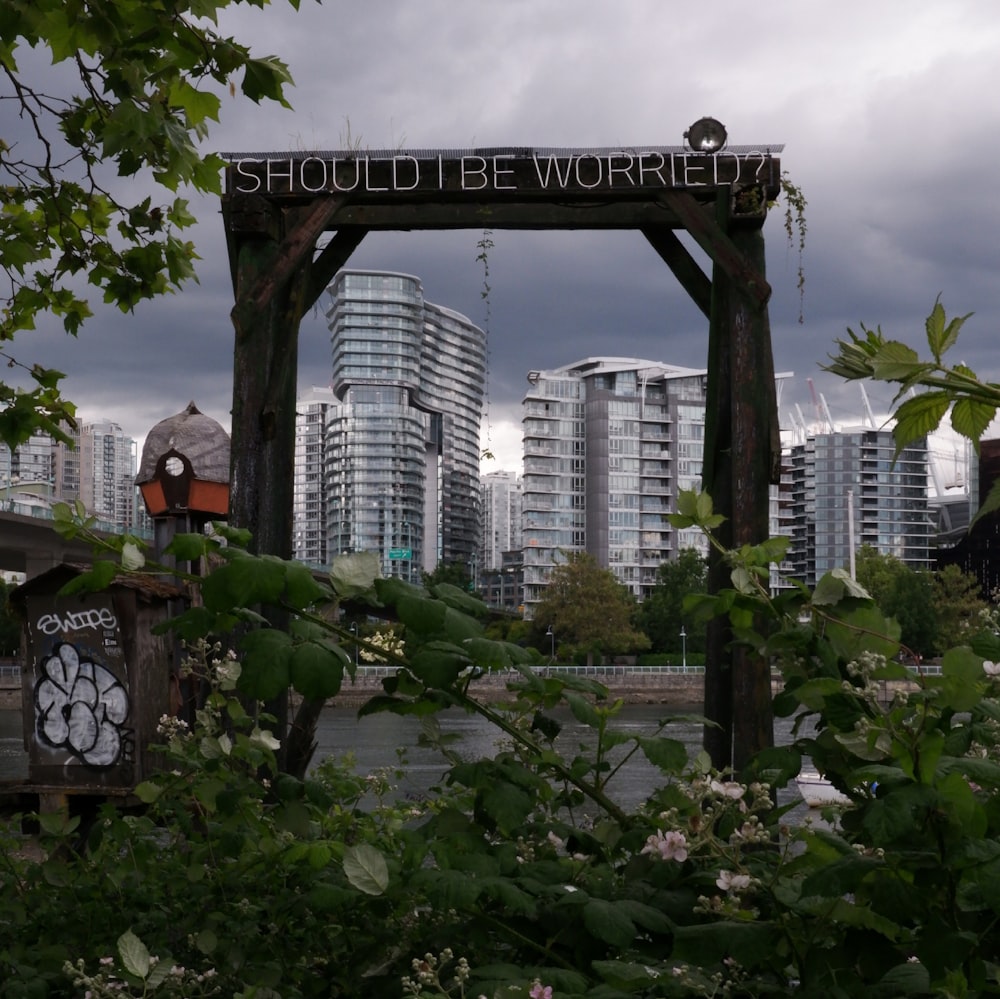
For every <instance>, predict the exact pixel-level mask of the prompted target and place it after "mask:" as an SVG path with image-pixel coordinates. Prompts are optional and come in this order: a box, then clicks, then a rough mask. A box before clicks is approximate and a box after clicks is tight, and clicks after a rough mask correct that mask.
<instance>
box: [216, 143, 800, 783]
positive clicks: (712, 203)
mask: <svg viewBox="0 0 1000 999" xmlns="http://www.w3.org/2000/svg"><path fill="white" fill-rule="evenodd" d="M778 152H780V147H778V148H775V147H769V148H760V147H750V146H744V147H736V148H732V147H731V148H729V149H727V150H725V151H724V152H717V153H694V152H691V151H689V150H686V149H683V148H680V147H669V146H649V147H640V146H637V147H631V148H623V147H615V148H607V149H535V148H490V149H469V150H376V151H367V152H363V151H359V150H346V151H337V152H295V153H246V154H236V153H233V154H227V157H226V158H227V160H228V163H229V165H228V166H227V168H226V178H225V193H224V195H223V199H222V212H223V218H224V220H225V226H226V235H227V244H228V250H229V261H230V266H231V270H232V278H233V287H234V290H235V297H236V304H235V307H234V308H233V313H232V316H233V324H234V327H235V334H236V339H235V350H234V380H233V414H232V416H233V427H232V429H233V434H232V479H231V508H230V516H231V519H232V522H233V523H234V524H236V525H238V526H240V527H245V528H247V529H249V530H250V532H251V533H252V535H253V537H254V543H255V546H256V550H257V551H259V552H266V553H270V554H274V555H279V556H282V557H286V558H287V557H290V555H291V544H292V540H291V539H292V482H293V458H294V440H295V403H296V370H297V360H298V351H297V341H298V330H299V323H300V320H301V317H302V316H303V314H304V313H305V312H306V311H307V310H308V309H309V308H310V307H311V306H312V305H313V303H315V301H316V300H317V299H318V297H319V295H320V294H321V293H322V291H323V289H324V288H325V287H326V286H327V284H328V283H329V282H330V280H331V279H332V278H333V276H334V275H335V274H336V272H337V271H338V270H339V269H340V268H341V267H343V266H344V265H345V264H346V263H347V261H348V259H349V258H350V256H351V254H352V253H353V252H354V250H355V249H356V248H357V246H358V245H359V244H360V242H361V240H362V239H363V238H364V236H365V234H366V233H367V232H369V231H372V230H405V229H478V230H481V229H483V228H484V227H488V228H490V229H495V230H498V229H529V230H541V229H633V230H638V231H639V232H640V233H641V234H642V235H643V236H644V237H645V238H646V239H647V240H648V242H649V243H650V245H651V246H652V247H653V249H654V250H655V251H656V252H657V253H658V254H659V255H660V257H661V258H662V259H663V261H664V262H665V263H666V264H667V266H668V267H669V268H670V270H671V271H672V272H673V273H674V275H675V276H676V278H677V279H678V280H679V281H680V283H681V285H682V286H683V287H684V288H685V289H686V290H687V292H688V294H689V295H690V296H691V298H692V300H693V301H694V302H695V304H696V305H697V306H698V307H699V309H700V310H701V311H702V313H704V315H705V316H706V317H707V319H708V329H709V332H708V358H707V368H708V396H707V412H706V418H705V419H706V430H705V435H706V439H705V458H704V486H705V488H706V490H708V491H709V492H710V493H711V494H712V497H713V499H714V502H715V506H716V509H717V510H718V512H720V513H722V514H724V515H725V516H726V517H727V518H728V519H727V521H726V524H725V526H724V528H723V531H722V540H723V541H724V542H725V543H726V544H727V545H741V544H744V543H755V542H758V541H760V540H762V539H763V538H765V537H767V532H768V486H769V484H770V483H772V482H777V481H778V475H779V470H780V440H779V434H778V416H777V405H776V399H775V388H774V363H773V358H772V352H771V336H770V326H769V322H768V314H767V302H768V299H769V297H770V287H769V286H768V284H767V281H766V280H765V276H764V240H763V234H762V226H763V223H764V221H765V218H766V216H767V209H768V203H769V202H771V201H773V200H774V199H775V198H776V197H777V195H778V193H779V189H780V180H781V165H780V161H779V158H778V156H777V153H778ZM678 230H686V231H687V232H688V233H689V234H690V235H691V236H692V237H693V239H694V240H695V242H696V243H697V244H698V246H699V247H701V249H702V250H703V251H704V252H705V253H706V254H707V256H708V257H709V259H710V260H711V261H712V269H711V274H706V273H705V272H704V271H703V270H702V268H701V266H700V265H699V264H698V262H697V261H696V260H695V259H694V258H693V257H692V256H691V254H690V253H689V252H688V251H687V249H686V248H685V246H684V244H683V243H682V242H681V240H680V239H679V238H678V235H677V231H678ZM327 232H332V233H333V235H332V237H331V238H330V239H329V241H328V242H327V243H326V244H325V246H324V247H323V249H322V250H320V251H317V242H318V240H319V238H320V237H321V236H323V235H324V234H325V233H327ZM726 584H727V579H726V570H725V566H723V565H722V564H720V563H719V562H718V561H717V560H716V561H715V562H714V563H713V564H711V565H710V586H711V587H712V588H713V589H718V588H720V587H722V586H725V585H726ZM727 637H728V636H727V632H726V629H725V627H724V626H723V625H722V624H721V623H720V624H718V625H717V626H714V627H713V628H712V629H710V633H709V649H708V656H707V661H708V663H709V665H708V667H707V669H706V678H705V713H706V715H707V716H708V717H709V718H710V719H712V720H713V721H714V722H716V723H717V724H718V725H719V728H717V729H716V728H707V729H706V737H705V745H706V748H707V749H708V750H709V752H710V753H711V756H712V758H713V761H714V763H715V764H716V765H717V766H720V767H721V766H725V765H729V764H730V762H732V763H734V764H735V765H736V766H737V767H740V766H742V765H743V764H744V763H745V762H747V761H748V760H749V758H750V756H751V755H752V754H753V752H755V751H756V750H757V749H759V748H763V747H764V746H767V745H770V744H771V742H772V738H773V736H772V712H771V691H770V671H769V667H768V665H767V664H766V663H761V662H756V661H754V660H751V659H750V658H748V657H746V656H745V655H743V654H742V653H740V652H739V651H738V650H737V651H732V650H730V649H729V648H728V645H727ZM736 706H738V710H736Z"/></svg>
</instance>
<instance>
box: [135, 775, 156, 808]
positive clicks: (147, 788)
mask: <svg viewBox="0 0 1000 999" xmlns="http://www.w3.org/2000/svg"><path fill="white" fill-rule="evenodd" d="M133 793H134V794H135V796H136V797H137V798H138V799H139V800H140V801H141V802H142V803H143V804H144V805H151V804H153V802H154V801H156V800H157V798H159V797H160V795H161V794H163V788H162V787H160V786H159V785H158V784H155V783H153V781H149V780H144V781H143V782H142V783H141V784H137V785H136V788H135V791H134V792H133Z"/></svg>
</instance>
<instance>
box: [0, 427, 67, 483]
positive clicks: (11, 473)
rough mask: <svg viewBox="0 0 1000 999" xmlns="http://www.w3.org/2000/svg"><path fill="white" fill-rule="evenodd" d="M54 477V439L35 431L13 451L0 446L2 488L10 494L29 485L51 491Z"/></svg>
mask: <svg viewBox="0 0 1000 999" xmlns="http://www.w3.org/2000/svg"><path fill="white" fill-rule="evenodd" d="M54 476H55V472H54V469H53V462H52V438H51V437H49V435H48V434H45V433H42V432H41V431H35V433H33V434H32V435H31V436H30V437H29V438H28V439H27V440H26V441H25V442H24V443H23V444H20V445H19V446H18V447H16V448H15V449H14V450H13V451H11V450H10V448H8V447H7V445H6V444H0V488H3V489H5V490H7V491H8V493H9V492H10V491H11V490H13V489H16V487H18V486H22V487H24V486H28V485H29V484H30V485H37V486H47V487H49V488H50V489H51V487H52V485H53V480H54Z"/></svg>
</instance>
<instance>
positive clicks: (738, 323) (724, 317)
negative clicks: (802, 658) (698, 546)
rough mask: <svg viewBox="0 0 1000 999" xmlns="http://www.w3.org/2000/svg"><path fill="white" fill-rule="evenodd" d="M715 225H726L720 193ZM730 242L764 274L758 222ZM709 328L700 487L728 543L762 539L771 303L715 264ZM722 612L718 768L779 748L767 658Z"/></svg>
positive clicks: (715, 712)
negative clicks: (761, 302)
mask: <svg viewBox="0 0 1000 999" xmlns="http://www.w3.org/2000/svg"><path fill="white" fill-rule="evenodd" d="M716 210H717V215H716V220H715V222H716V224H718V225H719V226H720V227H721V228H723V229H725V228H727V222H728V218H729V215H728V207H727V205H725V204H724V203H723V201H722V199H721V198H720V202H719V204H718V205H717V209H716ZM730 235H731V239H732V242H733V246H734V248H735V249H736V250H737V251H738V252H739V253H740V255H741V257H742V258H743V259H745V260H746V262H747V265H748V266H749V267H751V268H753V269H754V270H755V271H756V272H757V273H758V274H760V275H763V273H764V237H763V234H762V233H761V231H760V229H759V228H756V227H736V228H732V229H731V233H730ZM712 284H713V295H712V318H711V322H710V326H709V355H708V394H707V398H706V427H705V455H704V465H703V469H704V471H703V485H704V488H705V490H706V491H707V492H709V493H710V494H711V495H712V497H713V500H714V501H715V507H716V509H717V510H718V512H720V513H723V514H724V515H725V516H726V518H727V520H726V522H725V523H724V524H723V525H722V527H721V528H720V529H719V531H718V532H717V538H718V540H719V541H720V543H721V544H722V545H723V546H724V547H726V548H739V547H741V546H742V545H744V544H758V543H760V542H761V541H762V540H764V539H765V538H767V537H768V534H769V526H770V525H769V505H770V504H769V499H770V484H771V483H772V482H777V481H778V479H779V477H780V466H781V445H780V437H779V434H778V413H777V401H776V392H775V385H774V360H773V356H772V352H771V334H770V324H769V321H768V315H767V309H766V308H763V307H762V308H758V307H757V305H756V303H755V302H754V300H753V299H752V298H751V297H750V296H748V295H747V294H745V289H744V288H742V287H741V286H740V284H739V283H738V281H737V280H735V279H734V277H733V275H732V274H731V273H730V272H729V271H728V270H727V269H726V268H725V267H724V266H723V265H722V263H721V262H716V264H715V267H714V273H713V282H712ZM729 571H730V567H729V566H728V565H727V564H726V563H725V561H724V560H723V559H722V558H721V557H720V556H718V555H717V554H714V553H713V555H712V557H711V558H710V561H709V591H710V592H713V593H715V592H718V591H719V590H721V589H724V588H727V587H729V586H731V585H732V583H731V581H730V579H729ZM731 640H732V629H731V627H730V626H729V622H728V621H726V620H725V619H723V618H716V619H714V620H713V621H712V622H711V624H710V627H709V631H708V640H707V649H706V667H705V705H704V708H705V716H706V717H707V718H708V719H710V720H711V721H712V722H713V723H714V725H712V726H706V728H705V736H704V743H705V748H706V750H707V751H708V753H709V755H710V756H711V758H712V762H713V765H714V766H716V767H717V768H720V769H722V768H724V767H728V766H732V767H733V768H734V769H735V770H737V771H739V770H740V769H742V768H743V767H745V766H746V765H747V764H748V763H749V762H750V760H751V758H752V757H753V756H754V754H755V753H757V752H758V751H759V750H761V749H763V748H765V747H767V746H770V745H773V738H774V736H773V726H774V715H773V707H772V700H771V669H770V663H769V662H768V661H767V660H766V659H765V658H764V657H762V656H759V655H757V654H755V653H753V652H752V651H751V650H748V649H746V648H743V647H741V646H733V645H732V643H731Z"/></svg>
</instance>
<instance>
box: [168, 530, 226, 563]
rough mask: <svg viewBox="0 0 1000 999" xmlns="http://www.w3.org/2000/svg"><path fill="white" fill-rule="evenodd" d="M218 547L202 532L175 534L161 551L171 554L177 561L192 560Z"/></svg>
mask: <svg viewBox="0 0 1000 999" xmlns="http://www.w3.org/2000/svg"><path fill="white" fill-rule="evenodd" d="M218 547H219V544H218V542H217V541H213V540H212V539H210V538H208V537H206V536H205V535H204V534H175V535H174V536H173V537H172V538H171V539H170V544H169V545H167V547H166V548H164V550H163V551H164V554H166V555H173V557H174V558H175V559H177V561H178V562H193V561H195V560H196V559H200V558H201V557H202V556H203V555H207V554H209V552H213V551H216V550H217V549H218Z"/></svg>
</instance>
